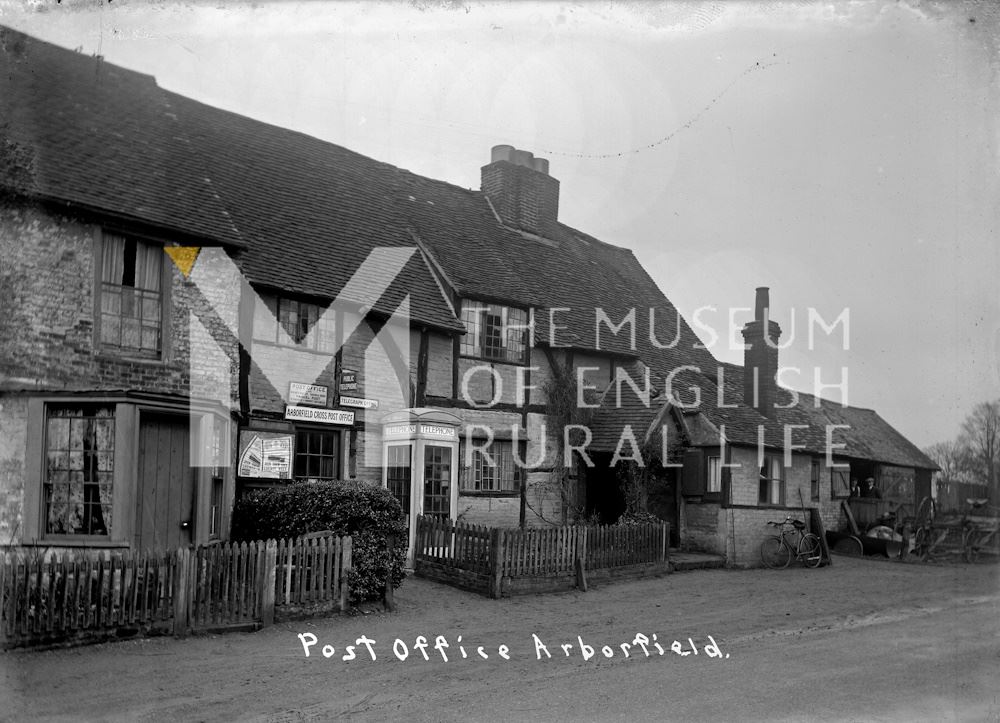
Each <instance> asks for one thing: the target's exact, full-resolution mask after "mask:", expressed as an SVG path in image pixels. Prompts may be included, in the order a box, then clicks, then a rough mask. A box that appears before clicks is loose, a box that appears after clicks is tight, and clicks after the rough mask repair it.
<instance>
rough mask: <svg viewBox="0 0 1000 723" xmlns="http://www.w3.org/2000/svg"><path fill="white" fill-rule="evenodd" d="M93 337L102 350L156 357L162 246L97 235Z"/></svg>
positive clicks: (161, 302)
mask: <svg viewBox="0 0 1000 723" xmlns="http://www.w3.org/2000/svg"><path fill="white" fill-rule="evenodd" d="M98 297H99V302H98V303H99V309H100V316H99V323H98V328H99V332H98V338H99V339H100V345H101V348H103V349H113V350H116V351H121V352H124V353H127V354H129V355H133V356H140V357H142V356H146V357H153V358H157V357H159V356H160V353H161V349H162V341H163V333H162V332H163V319H164V313H163V306H164V294H163V246H161V245H158V244H152V243H147V242H145V241H140V240H138V239H134V238H129V237H126V236H122V235H119V234H114V233H107V232H105V233H104V234H102V246H101V283H100V288H99V289H98Z"/></svg>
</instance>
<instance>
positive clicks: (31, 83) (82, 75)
mask: <svg viewBox="0 0 1000 723" xmlns="http://www.w3.org/2000/svg"><path fill="white" fill-rule="evenodd" d="M0 98H2V99H3V101H2V102H0V132H2V134H3V136H4V138H3V139H0V140H2V143H0V186H5V185H6V186H10V185H12V184H16V186H17V188H16V190H19V191H23V192H27V193H30V194H32V195H35V196H38V197H41V198H46V199H55V200H58V201H63V202H69V203H72V204H75V205H78V206H81V207H84V208H88V209H97V210H100V211H103V212H105V213H110V214H112V215H115V216H119V217H123V218H125V219H130V220H135V221H141V222H145V223H149V224H152V225H155V226H159V227H161V228H164V229H172V230H175V231H179V232H183V233H186V234H191V235H194V236H199V237H202V238H211V239H215V240H217V241H218V242H223V243H230V244H239V243H240V236H239V232H238V231H237V229H236V228H235V226H234V224H233V221H232V219H231V218H230V217H229V215H228V214H227V213H226V210H225V208H224V206H223V204H222V203H221V202H220V201H219V199H218V196H217V195H216V193H215V191H214V189H213V187H212V183H211V181H210V180H209V179H208V174H207V173H206V171H205V169H204V167H203V166H202V165H201V163H200V159H199V157H198V155H197V154H194V153H192V152H191V149H190V144H189V141H188V138H187V137H186V134H185V132H184V129H183V127H182V125H181V123H180V119H179V118H178V116H177V113H176V111H175V109H173V108H171V106H170V103H169V101H168V98H167V95H166V94H165V93H164V92H163V91H162V90H161V89H160V88H159V87H157V85H156V81H155V80H154V79H153V78H152V77H151V76H148V75H142V74H141V73H136V72H133V71H130V70H125V69H122V68H118V67H116V66H114V65H111V64H110V63H105V62H104V61H103V60H101V59H100V58H94V57H89V56H86V55H82V54H80V53H74V52H72V51H69V50H64V49H62V48H57V47H55V46H53V45H50V44H48V43H44V42H41V41H39V40H35V39H34V38H30V37H28V36H26V35H24V34H22V33H18V32H16V31H13V30H9V29H6V28H0ZM15 164H16V165H17V166H19V167H13V166H14V165H15Z"/></svg>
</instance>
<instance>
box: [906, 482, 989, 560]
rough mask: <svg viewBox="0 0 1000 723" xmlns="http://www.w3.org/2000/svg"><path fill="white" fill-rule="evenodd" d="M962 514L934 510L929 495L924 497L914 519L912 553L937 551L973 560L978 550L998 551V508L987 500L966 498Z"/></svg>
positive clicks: (925, 554) (926, 554)
mask: <svg viewBox="0 0 1000 723" xmlns="http://www.w3.org/2000/svg"><path fill="white" fill-rule="evenodd" d="M966 503H967V505H968V506H967V508H966V510H965V512H963V513H962V514H951V515H944V514H938V511H937V506H936V504H935V502H934V500H933V499H931V498H930V497H926V498H924V500H923V501H922V502H921V503H920V506H919V507H918V508H917V515H916V516H915V519H914V541H915V545H914V554H916V555H917V556H918V557H919V558H920V559H922V560H929V559H931V558H933V557H934V556H936V555H941V554H961V556H962V559H963V560H965V561H966V562H975V561H976V560H978V559H979V557H980V554H981V553H986V554H992V555H1000V534H998V530H1000V514H998V513H1000V508H998V507H994V506H992V505H990V504H989V501H988V500H983V499H970V500H966Z"/></svg>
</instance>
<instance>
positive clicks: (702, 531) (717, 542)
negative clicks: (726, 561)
mask: <svg viewBox="0 0 1000 723" xmlns="http://www.w3.org/2000/svg"><path fill="white" fill-rule="evenodd" d="M719 516H720V515H719V505H718V504H714V503H698V504H691V503H686V502H682V506H681V515H680V517H681V534H680V540H681V548H682V549H685V550H697V551H700V552H710V553H713V554H715V555H724V554H725V547H724V545H725V538H724V537H723V536H722V534H720V533H721V528H720V526H719Z"/></svg>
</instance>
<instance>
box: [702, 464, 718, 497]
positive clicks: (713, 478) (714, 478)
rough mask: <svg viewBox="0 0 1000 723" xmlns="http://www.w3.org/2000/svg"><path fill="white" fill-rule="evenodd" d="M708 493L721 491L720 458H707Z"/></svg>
mask: <svg viewBox="0 0 1000 723" xmlns="http://www.w3.org/2000/svg"><path fill="white" fill-rule="evenodd" d="M705 491H706V492H707V493H708V494H712V493H718V492H722V458H721V457H709V458H708V488H707V489H706V490H705Z"/></svg>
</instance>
